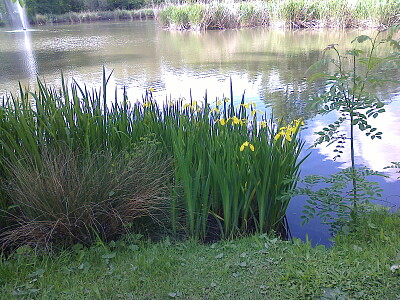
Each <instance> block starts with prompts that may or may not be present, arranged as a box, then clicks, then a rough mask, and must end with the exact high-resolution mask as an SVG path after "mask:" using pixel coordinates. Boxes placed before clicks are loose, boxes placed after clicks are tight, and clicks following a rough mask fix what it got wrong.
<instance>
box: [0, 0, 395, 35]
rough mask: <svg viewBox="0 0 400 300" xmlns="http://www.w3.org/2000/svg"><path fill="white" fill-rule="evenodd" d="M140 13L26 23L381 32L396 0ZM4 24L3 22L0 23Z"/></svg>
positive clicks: (293, 1)
mask: <svg viewBox="0 0 400 300" xmlns="http://www.w3.org/2000/svg"><path fill="white" fill-rule="evenodd" d="M28 5H29V3H28ZM144 5H145V6H144V8H140V9H134V10H131V9H124V8H122V9H121V8H117V9H115V10H101V9H95V10H91V9H85V10H83V11H74V12H66V13H63V14H54V13H40V12H35V13H32V12H29V11H30V9H29V8H28V12H29V13H28V15H29V19H30V22H31V24H32V25H44V24H48V23H84V22H94V21H104V20H140V19H150V18H155V19H156V20H157V21H158V22H159V24H160V25H161V26H162V27H163V28H166V29H169V30H213V29H231V28H242V27H257V26H263V27H281V28H282V27H283V28H290V29H298V28H379V27H380V28H382V27H383V28H385V27H390V26H392V25H393V24H396V23H399V22H400V2H399V1H397V0H387V1H373V0H353V1H347V0H321V1H316V0H300V1H297V0H267V1H240V2H233V1H213V2H208V1H206V2H200V1H199V2H196V1H195V2H192V1H187V2H184V3H183V4H179V3H178V4H176V3H174V2H172V3H171V2H170V3H165V2H164V3H162V2H159V3H158V4H157V5H155V4H154V3H153V4H150V3H147V4H144ZM1 22H2V23H4V20H3V21H1V20H0V23H1Z"/></svg>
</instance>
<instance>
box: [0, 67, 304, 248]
mask: <svg viewBox="0 0 400 300" xmlns="http://www.w3.org/2000/svg"><path fill="white" fill-rule="evenodd" d="M107 81H108V78H106V76H105V74H104V77H103V87H102V90H93V91H89V90H87V89H86V88H85V87H80V86H79V85H77V84H75V83H74V84H72V85H71V86H70V87H69V86H67V85H66V84H63V85H62V87H61V89H60V90H59V91H57V90H56V89H54V88H49V87H46V86H45V85H43V84H42V83H41V82H38V85H39V86H38V90H37V91H36V92H34V93H28V92H26V91H23V90H22V89H21V91H20V94H21V97H20V98H14V97H10V98H7V99H4V103H3V106H2V107H1V108H0V133H1V134H0V144H1V147H0V155H1V158H2V160H1V164H0V167H1V172H2V180H3V181H4V183H6V185H3V186H2V192H3V197H2V198H1V201H0V205H1V206H2V208H3V209H4V210H5V211H7V212H8V214H9V215H10V217H11V224H12V225H15V226H14V227H11V228H8V229H7V230H6V232H5V233H4V235H3V242H5V243H7V244H17V245H18V244H23V243H24V242H26V243H29V244H31V243H35V241H36V243H38V244H45V245H46V246H47V243H49V244H53V239H52V236H53V235H55V236H56V239H55V243H57V241H58V240H61V244H62V242H65V243H70V242H74V241H76V240H80V241H81V242H82V241H87V242H88V243H90V241H93V232H96V233H97V235H98V236H99V237H100V238H103V239H104V240H108V239H109V238H110V237H112V236H113V235H115V234H116V233H117V232H120V231H123V230H119V229H121V228H120V227H126V226H127V224H128V223H129V222H130V220H132V219H135V218H134V216H131V218H129V216H127V217H123V214H124V213H123V211H122V210H120V209H119V208H118V207H126V206H129V205H130V204H129V203H132V205H133V206H135V205H136V206H138V204H137V203H143V205H142V206H140V205H139V208H138V210H142V211H144V213H139V215H150V213H149V211H150V207H155V204H154V202H156V201H155V200H156V199H158V198H159V197H160V196H164V197H165V196H169V199H171V200H170V201H168V203H167V204H165V203H164V204H165V207H164V209H163V214H164V215H168V216H169V218H167V219H166V220H163V221H162V223H163V224H162V225H163V226H165V227H168V228H171V229H172V230H173V231H174V232H175V233H188V234H190V236H193V237H196V238H220V237H231V236H236V235H237V234H240V233H244V232H249V231H257V232H265V231H271V230H282V225H283V222H284V216H285V212H286V208H287V205H288V203H289V201H290V197H287V196H285V195H287V193H288V192H289V191H290V190H292V189H293V188H294V187H295V185H296V178H297V176H298V174H299V166H300V163H301V161H298V160H297V159H298V156H299V154H300V151H301V149H302V146H303V143H302V142H301V141H300V140H299V138H298V137H297V133H298V131H299V128H300V126H301V121H295V122H293V123H291V124H285V125H286V126H283V125H284V124H283V123H279V124H274V123H273V121H272V120H265V116H263V115H261V116H260V113H259V112H258V111H257V110H256V109H255V107H254V104H251V103H250V104H246V103H244V99H243V100H242V103H241V104H240V105H238V106H237V107H235V106H234V103H233V94H232V87H231V99H223V100H218V101H217V102H216V103H215V104H214V105H213V106H214V107H213V108H211V105H210V103H208V102H207V98H206V99H205V103H204V105H200V104H198V103H197V102H195V101H191V102H190V103H186V104H184V103H182V101H181V100H179V101H176V102H169V103H165V105H164V106H159V105H158V104H157V103H156V102H155V101H153V98H152V92H151V91H147V92H146V95H145V96H144V99H143V100H144V102H143V103H142V104H140V103H136V104H134V105H131V104H130V103H129V102H128V99H127V95H126V94H124V98H123V99H122V101H118V99H115V102H114V103H113V104H112V105H110V104H109V103H110V99H107V96H106V95H107V92H106V89H107ZM148 144H150V145H153V146H154V147H155V149H156V150H157V151H156V152H155V153H156V154H157V153H162V154H163V155H164V157H171V158H172V160H173V179H169V180H168V179H167V181H168V182H169V185H168V186H169V194H168V195H166V193H165V189H164V186H165V184H166V183H165V182H164V181H162V180H161V181H160V180H156V179H155V178H157V174H165V173H168V172H167V168H166V167H162V165H163V164H161V163H160V162H159V161H158V157H159V156H157V155H158V154H157V155H156V156H149V158H148V159H146V160H145V161H148V163H147V164H145V165H143V166H141V167H140V168H139V170H138V169H136V168H134V166H135V165H138V161H140V160H143V159H142V158H143V156H139V158H137V155H138V154H137V153H138V151H139V153H141V151H143V149H141V148H142V147H144V146H146V145H148ZM199 145H201V146H199ZM138 147H139V148H138ZM104 153H105V154H104ZM124 153H125V154H124ZM121 155H122V156H121ZM154 160H155V161H154ZM164 160H165V159H164ZM62 161H66V163H65V164H67V166H64V164H63V163H62ZM102 161H103V162H102ZM69 164H70V165H69ZM157 164H159V165H160V168H159V169H157V168H156V167H154V166H155V165H157ZM99 165H101V167H99ZM124 166H125V167H124ZM126 168H128V169H126ZM141 170H143V172H141ZM150 170H154V172H155V174H154V172H153V173H151V172H150ZM157 170H158V171H157ZM142 173H143V174H144V175H141V174H142ZM29 174H31V176H29ZM104 174H108V175H107V176H106V177H103V175H104ZM151 174H153V175H151ZM135 176H137V177H136V178H135ZM141 176H144V177H145V178H151V181H146V180H144V179H141V178H142V177H141ZM69 177H70V178H71V181H68V180H67V178H69ZM158 177H160V178H168V176H167V177H165V176H164V175H163V176H160V175H159V176H158ZM55 178H60V179H55ZM72 179H74V180H72ZM32 180H33V182H32ZM135 180H136V182H135ZM35 181H37V183H36V184H35V183H34V182H35ZM122 182H127V183H126V185H123V184H122ZM146 182H147V183H146ZM152 182H153V183H154V184H155V187H154V186H153V187H151V183H152ZM73 183H74V184H73ZM116 183H119V184H118V185H116ZM145 183H146V184H145ZM140 185H142V186H143V187H144V188H145V189H144V191H143V193H139V194H138V195H136V194H134V193H133V191H132V192H131V193H126V191H128V190H129V188H130V187H132V189H133V190H136V189H137V188H136V187H137V186H140ZM52 186H54V188H49V187H52ZM99 186H101V187H102V188H101V189H100V188H99ZM153 188H156V189H157V188H159V190H160V191H159V193H157V191H154V192H151V193H150V191H151V190H152V189H153ZM146 190H148V191H149V193H150V196H149V197H148V195H147V194H146V192H145V191H146ZM163 191H164V192H163ZM120 193H122V194H120ZM132 193H133V194H132ZM72 195H73V196H72ZM129 201H130V202H129ZM119 203H122V204H119ZM80 207H81V208H80ZM110 207H111V208H112V209H111V208H110ZM96 211H100V213H99V214H98V213H96ZM90 212H92V213H90ZM104 214H106V215H104ZM117 219H119V220H120V221H121V222H119V223H118V222H115V221H110V220H117ZM124 219H126V221H125V220H124ZM16 221H18V222H16ZM71 224H72V225H71ZM110 224H116V225H115V226H112V228H114V227H116V228H114V229H113V230H110V228H109V227H110ZM41 226H43V227H44V228H41ZM69 226H72V227H73V228H75V229H76V230H78V233H75V229H74V230H73V229H69V228H70V227H69ZM210 226H211V227H210ZM60 227H61V229H60ZM32 228H35V230H33V229H32ZM88 229H89V230H88ZM22 233H26V234H27V235H25V234H22ZM40 234H42V235H43V237H38V235H40ZM85 235H86V236H85ZM210 235H211V236H210ZM18 237H21V238H18ZM57 239H58V240H57Z"/></svg>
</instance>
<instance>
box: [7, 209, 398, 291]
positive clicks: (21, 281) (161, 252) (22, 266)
mask: <svg viewBox="0 0 400 300" xmlns="http://www.w3.org/2000/svg"><path fill="white" fill-rule="evenodd" d="M399 226H400V218H399V215H398V214H394V215H389V214H388V213H386V212H375V213H373V214H372V215H370V216H363V217H362V218H361V222H360V226H359V227H358V229H357V230H356V231H354V232H353V233H351V234H348V235H340V236H338V237H336V238H335V243H336V245H335V246H333V247H332V248H330V249H327V248H325V247H324V246H316V247H312V246H311V243H310V242H306V243H304V242H301V241H299V240H297V239H296V240H294V241H293V242H285V241H281V240H279V239H276V238H273V237H268V236H266V235H261V236H251V237H247V238H242V239H239V240H231V241H223V242H220V243H216V244H212V245H210V244H208V245H204V244H198V243H197V242H194V241H185V242H171V241H170V240H169V239H165V240H164V241H162V242H160V243H156V244H155V243H152V242H148V241H143V240H142V239H140V236H137V235H135V236H128V237H127V238H126V239H123V240H119V241H116V242H112V243H110V244H108V245H103V244H101V243H99V244H98V245H97V246H94V247H91V248H84V247H82V245H76V246H75V247H74V248H73V249H71V250H70V251H68V252H62V253H60V254H58V255H49V254H45V255H36V254H34V252H33V251H32V250H31V249H29V248H27V247H24V248H21V249H19V250H18V251H17V252H16V253H14V254H13V255H12V256H11V257H10V258H9V259H8V260H4V259H3V260H2V261H1V262H0V289H1V290H2V297H3V298H4V299H11V298H13V297H21V298H25V297H26V298H29V299H45V298H49V299H59V298H63V299H87V298H88V299H172V298H178V299H232V298H233V299H396V297H398V295H399V293H400V287H399V284H398V282H399V275H398V273H397V272H398V271H399V270H396V269H395V267H392V266H397V265H399V263H400V256H399V254H400V253H399V249H398V245H399V243H400V235H399ZM391 267H392V269H393V271H394V272H392V271H391Z"/></svg>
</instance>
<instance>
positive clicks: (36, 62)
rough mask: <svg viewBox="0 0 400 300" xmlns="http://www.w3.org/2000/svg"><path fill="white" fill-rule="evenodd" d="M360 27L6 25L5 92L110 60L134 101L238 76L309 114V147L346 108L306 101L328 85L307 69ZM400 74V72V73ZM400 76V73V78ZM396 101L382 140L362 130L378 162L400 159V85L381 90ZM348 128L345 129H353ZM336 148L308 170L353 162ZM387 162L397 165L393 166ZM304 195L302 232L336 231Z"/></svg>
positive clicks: (294, 211) (372, 160)
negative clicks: (314, 213)
mask: <svg viewBox="0 0 400 300" xmlns="http://www.w3.org/2000/svg"><path fill="white" fill-rule="evenodd" d="M359 34H370V35H372V34H374V33H373V31H363V32H361V31H356V30H352V31H332V30H329V31H327V30H324V31H322V30H321V31H295V32H293V31H283V30H270V29H263V28H255V29H241V30H226V31H209V32H201V33H199V32H170V31H165V30H162V29H160V28H158V27H157V25H156V23H154V21H136V22H125V23H93V24H77V25H57V26H42V27H37V28H33V29H31V30H29V31H12V30H8V29H4V28H3V29H0V95H4V94H6V93H9V92H13V93H15V92H16V91H17V89H18V81H21V82H22V84H23V85H24V86H28V87H30V88H31V89H34V88H35V81H36V75H37V74H39V75H40V78H42V79H44V80H45V82H46V83H47V84H49V85H55V86H59V85H60V83H61V77H60V72H61V71H63V73H64V75H65V77H66V78H68V80H69V81H71V78H72V77H73V78H75V79H76V80H77V81H78V82H82V83H83V82H84V83H86V84H88V85H89V86H91V87H99V86H100V84H101V76H102V66H103V65H104V66H105V67H106V69H107V71H109V72H111V70H113V75H112V77H111V79H110V82H109V87H110V88H109V91H110V93H111V94H110V96H111V95H114V93H115V92H114V88H115V87H116V88H117V90H118V92H117V93H118V94H122V89H123V87H126V88H127V91H128V97H129V99H130V100H131V101H137V99H141V95H142V94H143V92H144V91H145V90H146V88H149V87H152V88H154V89H155V93H154V94H155V96H156V98H157V99H158V100H159V101H160V102H162V101H164V99H165V97H166V96H167V97H168V98H169V97H171V98H172V99H177V98H185V99H188V98H189V91H190V89H191V90H192V95H193V98H195V100H202V99H203V96H204V94H205V90H207V94H208V97H209V99H215V98H216V97H222V96H223V95H229V80H230V78H232V81H233V88H234V94H235V97H236V98H237V101H239V99H240V98H241V95H242V93H243V91H245V95H246V100H247V101H253V102H255V103H257V109H260V110H262V111H267V112H268V113H271V112H272V111H273V113H274V115H275V116H277V117H285V118H288V119H294V118H298V117H303V118H304V119H305V120H306V129H305V130H304V131H303V133H302V136H303V138H304V139H305V140H306V142H307V146H309V145H311V144H312V142H313V141H314V138H315V135H313V133H314V132H315V131H317V130H319V129H321V128H322V127H323V126H324V124H327V123H329V122H331V121H332V120H335V118H336V117H337V115H336V114H335V113H331V114H329V115H326V116H315V114H313V113H312V112H309V111H307V110H306V109H305V106H306V103H307V100H308V99H309V98H310V97H312V95H314V94H316V93H317V92H318V91H321V87H318V86H314V85H311V84H309V83H308V81H307V79H308V77H309V76H310V75H309V74H306V71H307V69H308V67H309V66H310V65H312V64H313V63H314V62H315V61H317V60H318V59H320V58H321V55H322V49H324V48H325V47H326V46H327V45H328V44H332V43H336V44H339V46H341V45H343V47H345V46H349V45H350V41H351V40H352V39H353V38H354V37H356V36H357V35H359ZM394 76H399V74H394ZM398 78H399V77H398ZM379 94H380V96H381V98H382V100H384V101H386V103H387V104H388V106H387V112H386V113H384V114H383V115H381V116H380V117H378V118H377V119H375V120H374V122H373V124H374V125H375V126H376V127H378V128H379V130H380V131H382V132H383V133H384V135H383V139H382V141H371V140H370V139H369V138H368V137H365V136H363V135H357V136H356V147H357V149H358V151H357V153H356V155H357V163H358V164H365V165H366V166H368V167H370V168H372V169H374V170H377V171H384V169H383V168H384V167H385V166H387V165H389V164H390V162H391V161H399V160H400V141H399V136H400V127H399V126H398V124H400V86H391V87H390V88H387V89H385V90H381V91H380V92H379ZM110 98H113V97H110ZM345 129H346V128H344V130H345ZM333 157H334V154H333V148H329V147H325V146H321V147H318V148H317V149H314V150H312V154H311V156H310V157H309V158H308V159H307V161H306V162H305V163H304V165H303V168H302V175H309V174H324V175H328V174H331V173H334V172H336V171H337V170H338V169H340V168H343V167H347V166H349V159H347V158H348V156H347V155H346V153H345V154H344V155H343V156H342V157H343V158H342V159H340V160H337V161H333V160H332V158H333ZM385 171H387V170H385ZM386 174H388V175H389V177H388V178H386V179H383V178H382V179H380V180H379V181H380V183H381V185H382V187H384V190H385V191H384V195H383V200H384V201H387V202H389V203H391V204H390V205H394V206H399V205H400V181H398V180H397V175H398V174H395V173H394V172H392V173H386ZM304 201H305V200H304V199H303V198H301V197H298V198H295V199H293V201H292V203H291V204H290V206H289V209H288V216H289V224H290V226H291V231H292V234H293V235H294V236H296V237H301V238H305V235H306V234H308V235H309V237H310V238H311V239H312V240H313V241H314V242H319V243H323V244H327V243H329V242H328V238H329V234H328V232H327V230H326V227H324V226H322V225H321V224H320V223H319V221H318V220H316V221H314V222H312V223H310V224H307V225H305V226H299V224H300V216H301V210H302V206H303V205H304Z"/></svg>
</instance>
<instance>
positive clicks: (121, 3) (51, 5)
mask: <svg viewBox="0 0 400 300" xmlns="http://www.w3.org/2000/svg"><path fill="white" fill-rule="evenodd" d="M145 4H146V2H145V0H96V1H95V0H58V1H53V0H26V1H25V6H26V8H27V10H28V14H29V15H30V16H31V17H34V16H35V15H36V14H64V13H68V12H81V11H84V10H92V11H96V10H115V9H129V10H132V9H140V8H142V7H144V5H145Z"/></svg>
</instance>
